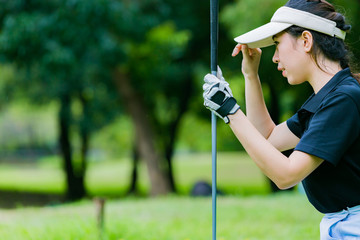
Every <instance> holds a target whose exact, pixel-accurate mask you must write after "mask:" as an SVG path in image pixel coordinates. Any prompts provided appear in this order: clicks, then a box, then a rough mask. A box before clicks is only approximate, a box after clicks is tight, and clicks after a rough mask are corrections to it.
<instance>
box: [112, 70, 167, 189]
mask: <svg viewBox="0 0 360 240" xmlns="http://www.w3.org/2000/svg"><path fill="white" fill-rule="evenodd" d="M114 81H115V84H116V86H117V88H118V91H119V93H120V95H121V97H122V99H123V102H124V105H125V107H126V109H127V111H128V113H129V114H130V116H131V118H132V121H133V123H134V127H135V142H136V146H138V149H139V154H140V157H141V158H142V159H144V160H145V161H146V165H147V169H148V173H149V178H150V183H151V190H150V194H151V195H152V196H157V195H163V194H167V193H169V192H170V183H169V180H168V179H167V178H166V176H165V174H164V171H163V169H162V166H161V158H160V154H159V153H158V152H157V150H156V148H155V145H156V143H155V138H156V136H155V134H154V133H153V128H152V126H151V123H150V121H149V119H148V117H147V114H146V111H147V109H146V108H145V106H144V104H143V103H142V100H141V98H140V96H139V95H138V94H137V93H136V91H135V90H134V88H133V86H132V85H131V82H130V80H129V79H128V77H127V76H126V75H125V74H123V73H121V72H120V71H118V70H116V71H115V72H114Z"/></svg>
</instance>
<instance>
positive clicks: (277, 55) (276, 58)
mask: <svg viewBox="0 0 360 240" xmlns="http://www.w3.org/2000/svg"><path fill="white" fill-rule="evenodd" d="M272 61H273V62H274V63H279V62H280V59H279V54H278V51H277V50H276V51H275V53H274V56H273V58H272Z"/></svg>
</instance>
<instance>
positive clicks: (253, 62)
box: [232, 43, 261, 77]
mask: <svg viewBox="0 0 360 240" xmlns="http://www.w3.org/2000/svg"><path fill="white" fill-rule="evenodd" d="M240 51H241V52H242V55H243V60H242V64H241V71H242V73H243V74H244V76H245V77H256V76H257V75H258V70H259V64H260V58H261V49H260V48H248V46H247V45H246V44H240V43H239V44H237V45H236V46H235V48H234V50H233V52H232V56H233V57H235V56H236V55H238V54H239V52H240Z"/></svg>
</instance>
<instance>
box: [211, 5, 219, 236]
mask: <svg viewBox="0 0 360 240" xmlns="http://www.w3.org/2000/svg"><path fill="white" fill-rule="evenodd" d="M218 12H219V3H218V0H210V50H211V51H210V53H211V54H210V58H211V73H212V74H213V75H215V76H216V73H217V65H218V63H217V57H218V56H217V55H218V54H217V49H218ZM216 138H217V136H216V116H215V114H214V113H211V155H212V184H211V185H212V239H213V240H216V185H217V184H216V175H217V174H216V168H217V166H216V157H217V156H216V152H217V149H216Z"/></svg>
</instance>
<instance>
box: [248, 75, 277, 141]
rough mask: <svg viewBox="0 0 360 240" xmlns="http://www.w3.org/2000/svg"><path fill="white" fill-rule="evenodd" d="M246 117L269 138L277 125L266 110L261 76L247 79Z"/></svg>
mask: <svg viewBox="0 0 360 240" xmlns="http://www.w3.org/2000/svg"><path fill="white" fill-rule="evenodd" d="M245 100H246V116H247V117H248V119H249V121H250V122H251V123H252V124H253V125H254V126H255V128H256V129H257V130H258V131H259V132H260V133H261V135H263V136H264V137H265V138H268V137H269V136H270V134H271V132H272V131H273V129H274V128H275V126H276V125H275V124H274V122H273V120H272V119H271V117H270V114H269V112H268V110H267V108H266V105H265V101H264V96H263V92H262V88H261V83H260V79H259V76H258V75H256V76H246V77H245Z"/></svg>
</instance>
